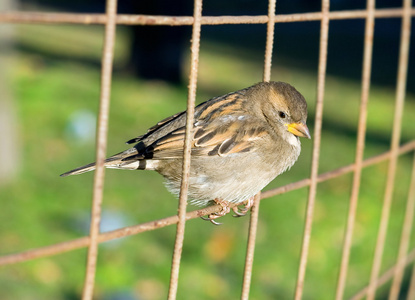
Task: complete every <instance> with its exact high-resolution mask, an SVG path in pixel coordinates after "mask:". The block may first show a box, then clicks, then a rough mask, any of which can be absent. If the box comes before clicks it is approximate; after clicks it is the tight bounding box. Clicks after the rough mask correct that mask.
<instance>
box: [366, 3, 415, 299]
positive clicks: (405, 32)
mask: <svg viewBox="0 0 415 300" xmlns="http://www.w3.org/2000/svg"><path fill="white" fill-rule="evenodd" d="M403 5H404V9H403V15H402V29H401V45H400V53H399V67H398V78H397V88H396V103H395V116H394V122H393V131H392V141H391V152H392V154H391V158H390V160H389V166H388V175H387V182H386V188H385V196H384V201H383V207H382V213H381V218H380V225H379V231H378V237H377V241H376V248H375V255H374V260H373V266H372V271H371V274H370V282H369V287H368V293H367V299H368V300H372V299H374V298H375V294H376V281H377V278H378V275H379V271H380V267H381V264H382V256H383V250H384V247H385V240H386V233H387V229H388V222H389V214H390V209H391V204H392V195H393V187H394V183H395V175H396V165H397V161H398V155H399V153H398V149H399V142H400V137H401V128H402V114H403V107H404V101H405V90H406V80H407V71H408V59H409V41H410V40H409V38H410V30H411V7H412V1H411V0H405V1H404V3H403Z"/></svg>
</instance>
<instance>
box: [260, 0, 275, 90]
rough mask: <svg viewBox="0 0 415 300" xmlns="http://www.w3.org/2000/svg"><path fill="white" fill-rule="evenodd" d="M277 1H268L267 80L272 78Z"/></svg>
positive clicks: (265, 78)
mask: <svg viewBox="0 0 415 300" xmlns="http://www.w3.org/2000/svg"><path fill="white" fill-rule="evenodd" d="M276 2H277V1H276V0H270V1H269V3H268V22H267V41H266V45H265V59H264V76H263V81H265V82H268V81H270V80H271V66H272V50H273V46H274V31H275V4H276Z"/></svg>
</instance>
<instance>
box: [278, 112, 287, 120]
mask: <svg viewBox="0 0 415 300" xmlns="http://www.w3.org/2000/svg"><path fill="white" fill-rule="evenodd" d="M278 115H279V116H280V118H282V119H284V118H285V117H286V116H287V115H286V114H285V113H284V112H282V111H279V112H278Z"/></svg>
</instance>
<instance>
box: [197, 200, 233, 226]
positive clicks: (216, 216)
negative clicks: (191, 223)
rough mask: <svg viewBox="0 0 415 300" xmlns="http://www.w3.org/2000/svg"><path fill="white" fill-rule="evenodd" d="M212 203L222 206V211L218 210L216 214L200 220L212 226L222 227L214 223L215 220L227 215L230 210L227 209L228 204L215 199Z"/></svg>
mask: <svg viewBox="0 0 415 300" xmlns="http://www.w3.org/2000/svg"><path fill="white" fill-rule="evenodd" d="M213 201H214V202H215V203H216V204H219V205H220V206H222V210H220V211H218V212H215V213H211V214H210V215H208V216H207V217H201V218H202V219H203V220H206V221H210V222H211V223H212V224H215V225H222V223H219V222H216V221H215V219H217V218H220V217H223V216H224V215H226V214H227V213H229V212H230V211H231V209H230V207H229V202H227V201H224V200H221V199H215V200H213Z"/></svg>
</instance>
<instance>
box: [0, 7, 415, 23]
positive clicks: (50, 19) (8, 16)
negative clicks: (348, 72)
mask: <svg viewBox="0 0 415 300" xmlns="http://www.w3.org/2000/svg"><path fill="white" fill-rule="evenodd" d="M403 11H404V9H402V8H386V9H377V10H376V11H375V18H400V17H401V16H402V14H403ZM409 13H410V14H411V16H415V9H410V10H409ZM366 15H367V11H366V10H345V11H331V12H329V13H328V18H329V20H345V19H365V18H366ZM322 18H323V13H322V12H310V13H298V14H286V15H276V16H275V22H276V23H290V22H301V21H319V20H322ZM106 22H107V17H106V15H105V14H80V13H77V14H75V13H41V12H21V11H15V12H0V23H45V24H51V23H52V24H53V23H70V24H84V25H90V24H105V23H106ZM116 22H117V24H118V25H169V26H182V25H192V24H193V17H185V16H174V17H172V16H152V15H125V14H119V15H117V17H116ZM201 22H202V25H223V24H265V23H267V22H268V16H217V17H212V16H205V17H202V20H201Z"/></svg>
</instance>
